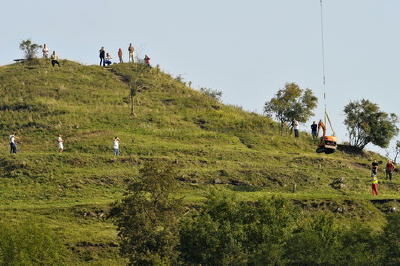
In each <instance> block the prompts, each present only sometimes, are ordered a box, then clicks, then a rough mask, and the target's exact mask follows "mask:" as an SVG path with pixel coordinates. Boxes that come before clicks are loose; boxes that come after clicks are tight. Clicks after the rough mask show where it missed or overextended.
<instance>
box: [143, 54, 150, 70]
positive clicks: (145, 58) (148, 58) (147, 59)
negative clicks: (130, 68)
mask: <svg viewBox="0 0 400 266" xmlns="http://www.w3.org/2000/svg"><path fill="white" fill-rule="evenodd" d="M144 64H145V65H146V66H148V67H149V66H150V57H148V56H147V54H146V55H145V56H144Z"/></svg>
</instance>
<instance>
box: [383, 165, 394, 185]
mask: <svg viewBox="0 0 400 266" xmlns="http://www.w3.org/2000/svg"><path fill="white" fill-rule="evenodd" d="M394 169H395V166H394V163H393V162H392V161H391V160H388V161H387V163H386V169H385V170H386V171H385V173H386V179H389V180H390V181H392V176H393V171H394Z"/></svg>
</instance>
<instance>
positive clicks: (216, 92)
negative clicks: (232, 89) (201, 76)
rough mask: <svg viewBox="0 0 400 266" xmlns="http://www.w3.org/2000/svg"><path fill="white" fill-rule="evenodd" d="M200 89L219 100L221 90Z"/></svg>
mask: <svg viewBox="0 0 400 266" xmlns="http://www.w3.org/2000/svg"><path fill="white" fill-rule="evenodd" d="M200 91H201V92H202V93H204V94H205V95H207V96H209V97H211V98H213V99H215V100H217V101H218V102H220V101H221V98H222V91H220V90H215V89H210V88H200Z"/></svg>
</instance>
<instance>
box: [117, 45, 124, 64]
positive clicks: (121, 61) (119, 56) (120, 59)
mask: <svg viewBox="0 0 400 266" xmlns="http://www.w3.org/2000/svg"><path fill="white" fill-rule="evenodd" d="M118 58H119V62H120V63H123V62H124V61H123V60H122V49H121V48H119V49H118Z"/></svg>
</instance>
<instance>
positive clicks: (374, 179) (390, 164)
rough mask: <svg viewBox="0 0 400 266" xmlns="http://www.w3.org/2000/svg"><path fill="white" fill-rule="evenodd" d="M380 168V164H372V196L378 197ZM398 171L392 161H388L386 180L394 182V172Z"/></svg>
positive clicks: (375, 162) (374, 162)
mask: <svg viewBox="0 0 400 266" xmlns="http://www.w3.org/2000/svg"><path fill="white" fill-rule="evenodd" d="M378 167H379V162H377V161H376V160H374V161H373V162H372V164H371V178H372V179H371V188H372V195H375V196H377V195H378V183H379V180H378ZM395 169H396V166H395V164H394V162H393V161H392V160H388V161H387V162H386V167H385V175H386V179H388V180H390V181H392V178H393V172H394V170H395Z"/></svg>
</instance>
